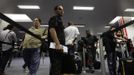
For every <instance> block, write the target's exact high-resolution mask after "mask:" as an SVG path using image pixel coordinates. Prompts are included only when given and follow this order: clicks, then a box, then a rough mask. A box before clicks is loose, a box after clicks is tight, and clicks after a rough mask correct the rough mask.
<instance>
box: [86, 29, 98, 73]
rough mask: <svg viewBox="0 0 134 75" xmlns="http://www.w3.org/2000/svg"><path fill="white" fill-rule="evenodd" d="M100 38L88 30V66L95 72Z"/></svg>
mask: <svg viewBox="0 0 134 75" xmlns="http://www.w3.org/2000/svg"><path fill="white" fill-rule="evenodd" d="M97 41H98V38H97V37H96V36H95V35H92V34H91V32H90V31H89V30H86V38H85V41H84V43H85V48H86V50H87V66H88V67H89V68H90V69H91V72H94V71H93V70H94V63H95V61H96V49H97Z"/></svg>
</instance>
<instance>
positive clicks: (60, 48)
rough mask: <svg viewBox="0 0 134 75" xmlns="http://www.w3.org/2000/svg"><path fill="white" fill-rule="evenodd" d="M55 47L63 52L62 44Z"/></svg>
mask: <svg viewBox="0 0 134 75" xmlns="http://www.w3.org/2000/svg"><path fill="white" fill-rule="evenodd" d="M55 49H56V50H58V51H59V52H63V48H62V47H61V46H60V44H56V45H55Z"/></svg>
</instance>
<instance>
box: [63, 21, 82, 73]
mask: <svg viewBox="0 0 134 75" xmlns="http://www.w3.org/2000/svg"><path fill="white" fill-rule="evenodd" d="M64 32H65V44H66V45H67V47H68V55H67V56H66V58H65V61H64V62H65V63H66V64H67V65H66V67H68V68H66V69H67V70H68V74H75V73H76V66H75V61H74V52H75V41H76V39H77V36H78V35H79V34H80V33H79V30H78V28H77V27H76V26H75V25H74V24H73V23H72V22H68V27H66V28H65V29H64Z"/></svg>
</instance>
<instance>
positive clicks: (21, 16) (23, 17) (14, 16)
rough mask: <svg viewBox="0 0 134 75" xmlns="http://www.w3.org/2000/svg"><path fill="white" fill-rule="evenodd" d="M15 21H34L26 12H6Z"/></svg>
mask: <svg viewBox="0 0 134 75" xmlns="http://www.w3.org/2000/svg"><path fill="white" fill-rule="evenodd" d="M4 15H6V16H7V17H9V18H10V19H12V20H13V21H15V22H32V20H31V19H30V18H29V17H28V16H27V15H26V14H4Z"/></svg>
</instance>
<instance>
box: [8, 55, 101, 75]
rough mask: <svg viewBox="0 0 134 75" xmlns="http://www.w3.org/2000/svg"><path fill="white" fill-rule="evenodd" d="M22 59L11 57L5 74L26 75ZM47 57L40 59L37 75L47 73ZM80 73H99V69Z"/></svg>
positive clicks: (88, 74) (84, 74)
mask: <svg viewBox="0 0 134 75" xmlns="http://www.w3.org/2000/svg"><path fill="white" fill-rule="evenodd" d="M23 63H24V62H23V59H22V58H16V59H13V61H12V64H11V67H10V68H7V69H6V74H7V75H27V73H25V72H24V71H23V69H22V65H23ZM49 65H50V63H49V58H48V57H46V58H45V59H44V61H43V60H42V59H41V62H40V68H39V70H38V73H37V75H49ZM81 75H101V71H100V70H95V73H93V74H92V73H89V72H87V73H82V74H81Z"/></svg>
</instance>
